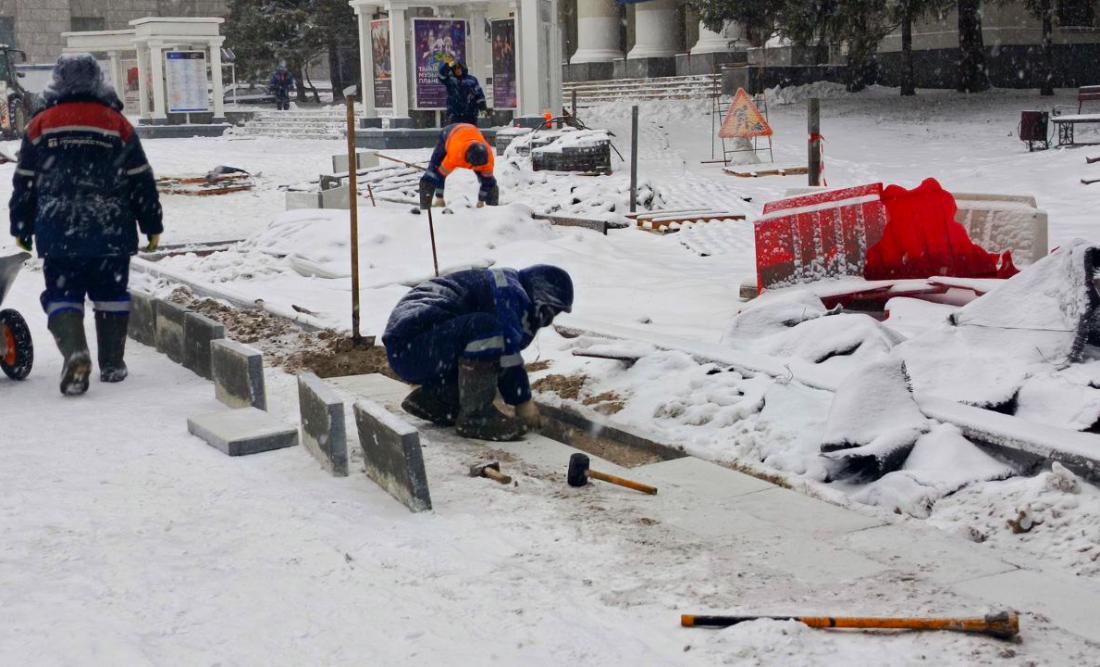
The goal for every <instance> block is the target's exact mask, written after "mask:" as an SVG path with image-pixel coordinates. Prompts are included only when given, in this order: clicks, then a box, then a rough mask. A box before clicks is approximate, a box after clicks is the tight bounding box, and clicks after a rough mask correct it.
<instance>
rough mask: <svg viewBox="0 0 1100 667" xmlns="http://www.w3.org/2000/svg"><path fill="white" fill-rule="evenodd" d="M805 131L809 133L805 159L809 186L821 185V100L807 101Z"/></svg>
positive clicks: (812, 98)
mask: <svg viewBox="0 0 1100 667" xmlns="http://www.w3.org/2000/svg"><path fill="white" fill-rule="evenodd" d="M808 112H809V113H808V114H807V121H806V126H807V128H806V129H807V130H809V133H810V143H809V147H810V152H809V156H808V158H807V166H808V172H809V182H810V185H811V186H814V187H816V186H818V185H821V100H819V99H817V98H816V97H811V98H810V99H809V107H808Z"/></svg>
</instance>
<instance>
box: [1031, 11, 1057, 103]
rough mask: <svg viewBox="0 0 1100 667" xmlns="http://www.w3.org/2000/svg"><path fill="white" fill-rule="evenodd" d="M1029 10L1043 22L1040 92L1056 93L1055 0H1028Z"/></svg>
mask: <svg viewBox="0 0 1100 667" xmlns="http://www.w3.org/2000/svg"><path fill="white" fill-rule="evenodd" d="M1025 4H1026V5H1027V8H1028V10H1029V11H1030V12H1031V13H1032V15H1033V16H1035V18H1037V19H1039V21H1040V22H1041V23H1042V24H1043V64H1042V70H1041V71H1040V73H1039V77H1040V82H1039V94H1040V95H1053V94H1054V49H1053V48H1052V47H1053V44H1052V42H1053V41H1054V0H1026V2H1025Z"/></svg>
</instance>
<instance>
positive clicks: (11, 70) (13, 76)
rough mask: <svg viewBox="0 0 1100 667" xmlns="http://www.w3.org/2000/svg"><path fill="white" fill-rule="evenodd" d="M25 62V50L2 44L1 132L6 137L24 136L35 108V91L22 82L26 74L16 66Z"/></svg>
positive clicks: (0, 59)
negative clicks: (31, 90) (25, 86)
mask: <svg viewBox="0 0 1100 667" xmlns="http://www.w3.org/2000/svg"><path fill="white" fill-rule="evenodd" d="M25 62H27V54H26V53H25V52H23V51H20V50H19V49H13V48H11V47H10V46H7V45H6V44H0V101H2V102H3V103H2V104H0V133H2V134H3V137H4V138H5V139H18V138H19V137H21V136H23V130H24V129H25V128H26V127H27V122H28V121H29V120H30V117H31V115H32V110H33V108H34V93H31V92H29V91H28V90H27V89H26V88H24V87H23V86H22V84H20V82H19V79H21V78H23V76H24V74H23V72H19V71H17V70H16V68H15V67H16V65H19V64H22V63H25Z"/></svg>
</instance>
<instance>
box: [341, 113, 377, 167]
mask: <svg viewBox="0 0 1100 667" xmlns="http://www.w3.org/2000/svg"><path fill="white" fill-rule="evenodd" d="M379 120H381V119H379ZM379 127H381V124H379ZM355 161H356V163H357V164H358V165H359V168H360V169H370V168H372V167H377V166H378V153H377V152H375V151H358V152H357V153H356V154H355ZM349 171H351V170H350V169H348V155H347V153H341V154H339V155H333V156H332V173H334V174H342V173H347V172H349Z"/></svg>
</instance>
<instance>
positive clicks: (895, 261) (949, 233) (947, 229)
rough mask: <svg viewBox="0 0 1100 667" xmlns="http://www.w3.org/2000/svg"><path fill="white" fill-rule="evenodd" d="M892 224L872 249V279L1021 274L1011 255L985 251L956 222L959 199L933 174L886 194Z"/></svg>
mask: <svg viewBox="0 0 1100 667" xmlns="http://www.w3.org/2000/svg"><path fill="white" fill-rule="evenodd" d="M882 203H883V205H884V206H885V207H886V217H887V220H888V222H887V224H886V229H885V231H884V233H883V236H882V240H881V241H879V242H878V243H877V244H875V245H874V246H873V247H871V249H870V250H868V251H867V263H866V268H865V270H864V277H866V278H867V279H868V280H894V279H903V278H929V277H931V276H956V277H960V278H1008V277H1010V276H1012V275H1014V274H1016V273H1017V270H1016V267H1015V266H1013V265H1012V254H1011V252H1008V251H1006V252H1005V253H1004V255H1003V256H998V255H996V254H993V253H990V252H986V251H985V250H983V249H982V248H981V247H979V246H978V245H976V244H975V243H974V242H973V241H971V240H970V236H969V235H968V234H967V233H966V229H965V228H964V227H963V226H962V225H960V224H959V223H958V222H955V212H956V211H957V210H958V208H957V206H956V205H955V198H954V197H952V196H951V193H949V192H947V191H946V190H944V189H943V188H942V187H940V184H939V183H938V182H937V181H936V180H935V179H933V178H929V179H926V180H925V181H924V182H923V183H921V184H920V185H919V186H917V187H915V188H913V189H912V190H906V189H905V188H903V187H900V186H897V185H891V186H888V187H887V188H886V189H885V190H884V191H883V193H882Z"/></svg>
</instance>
